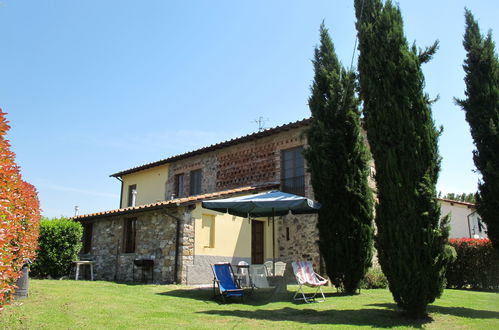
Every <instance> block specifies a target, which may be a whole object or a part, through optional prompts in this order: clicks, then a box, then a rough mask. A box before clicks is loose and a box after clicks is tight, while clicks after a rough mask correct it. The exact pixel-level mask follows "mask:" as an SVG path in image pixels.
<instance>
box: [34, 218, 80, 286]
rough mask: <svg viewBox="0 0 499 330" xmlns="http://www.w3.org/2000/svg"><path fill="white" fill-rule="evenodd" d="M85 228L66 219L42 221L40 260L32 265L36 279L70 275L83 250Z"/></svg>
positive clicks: (39, 242)
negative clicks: (74, 262)
mask: <svg viewBox="0 0 499 330" xmlns="http://www.w3.org/2000/svg"><path fill="white" fill-rule="evenodd" d="M82 234H83V227H82V225H81V224H80V223H79V222H75V221H72V220H69V219H66V218H60V219H42V221H40V239H39V241H38V244H39V250H38V258H37V259H36V261H35V262H34V263H33V265H31V274H32V276H34V277H42V278H43V277H48V276H50V277H52V278H60V277H62V276H64V275H69V272H70V271H71V266H72V264H73V261H76V260H78V253H79V252H80V250H81V236H82Z"/></svg>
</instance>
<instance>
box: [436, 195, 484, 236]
mask: <svg viewBox="0 0 499 330" xmlns="http://www.w3.org/2000/svg"><path fill="white" fill-rule="evenodd" d="M439 200H440V206H441V214H442V216H444V215H446V214H450V216H451V221H450V227H451V230H450V235H449V236H450V238H488V236H487V233H486V231H487V227H486V226H485V224H484V223H483V222H482V220H481V218H480V216H479V215H478V213H477V212H476V208H475V204H473V203H468V202H458V201H454V200H450V199H439Z"/></svg>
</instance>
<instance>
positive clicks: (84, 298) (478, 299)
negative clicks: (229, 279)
mask: <svg viewBox="0 0 499 330" xmlns="http://www.w3.org/2000/svg"><path fill="white" fill-rule="evenodd" d="M294 288H295V287H288V290H289V291H288V292H287V293H282V294H275V295H272V292H271V291H255V292H254V293H253V294H252V295H251V296H248V297H247V299H246V301H245V303H240V301H239V299H234V300H233V302H232V303H229V304H220V303H219V302H218V301H214V300H213V299H212V291H211V290H206V289H192V288H188V287H185V286H176V285H127V284H117V283H110V282H89V281H57V280H31V281H30V297H29V298H27V299H24V300H21V301H16V302H14V303H13V304H12V305H10V306H7V307H6V308H5V310H4V311H3V312H0V329H77V328H85V329H168V328H200V329H201V328H203V329H204V328H225V329H227V328H255V327H258V328H281V329H282V328H306V327H309V328H314V329H315V328H326V327H331V325H333V326H337V327H340V328H349V327H350V328H354V327H374V328H388V327H390V328H391V327H395V328H415V327H416V328H418V327H424V328H434V329H463V328H464V329H466V328H470V329H471V328H472V329H499V294H497V293H487V292H472V291H458V290H446V291H445V292H444V295H443V297H442V298H441V299H439V300H437V301H436V302H435V303H434V304H433V305H431V306H430V308H429V312H430V313H431V314H430V316H431V318H430V319H428V320H424V321H410V320H407V319H405V318H404V317H403V316H401V313H400V311H399V310H397V309H396V305H395V304H394V303H393V300H392V298H391V295H390V292H389V291H388V290H364V291H362V293H361V294H360V295H356V296H342V295H338V294H336V293H335V291H334V290H332V289H327V290H326V292H327V300H326V302H323V303H313V304H303V303H294V302H292V299H291V298H292V295H293V294H292V292H291V290H292V289H294Z"/></svg>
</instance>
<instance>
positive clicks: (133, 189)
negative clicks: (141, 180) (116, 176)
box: [127, 184, 137, 206]
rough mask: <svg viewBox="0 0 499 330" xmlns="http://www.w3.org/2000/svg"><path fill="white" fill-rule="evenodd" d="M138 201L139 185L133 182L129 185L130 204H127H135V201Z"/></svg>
mask: <svg viewBox="0 0 499 330" xmlns="http://www.w3.org/2000/svg"><path fill="white" fill-rule="evenodd" d="M136 201H137V185H136V184H132V185H129V186H128V205H127V206H135V202H136Z"/></svg>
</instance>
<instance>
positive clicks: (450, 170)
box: [0, 0, 499, 217]
mask: <svg viewBox="0 0 499 330" xmlns="http://www.w3.org/2000/svg"><path fill="white" fill-rule="evenodd" d="M352 2H353V0H352V1H347V0H342V1H315V0H311V1H289V0H286V1H268V0H265V1H263V0H262V1H181V0H178V1H123V0H120V1H110V0H107V1H96V0H86V1H83V0H81V1H76V0H75V1H67V0H64V1H63V0H60V1H55V0H53V1H39V0H36V1H35V0H32V1H27V0H24V1H20V0H17V1H13V0H4V1H2V2H1V3H0V47H1V49H2V52H1V58H2V60H1V62H0V72H1V74H0V106H1V107H2V108H3V110H4V111H5V112H7V113H8V120H9V121H10V123H11V126H12V129H11V131H10V133H9V135H8V138H9V139H10V140H11V143H12V146H13V147H12V148H13V150H14V152H16V154H17V163H18V164H19V165H20V166H21V169H22V174H23V177H24V179H25V180H27V181H28V182H30V183H32V184H34V185H35V186H36V187H37V189H38V191H39V197H40V200H41V205H42V208H43V214H44V215H46V216H49V217H54V216H60V215H65V216H71V215H73V213H74V206H75V205H78V206H79V207H80V213H90V212H95V211H102V210H107V209H114V208H117V206H118V203H119V190H120V185H119V182H118V181H117V180H116V179H114V178H109V174H112V173H115V172H117V171H120V170H124V169H128V168H130V167H133V166H137V165H142V164H144V163H147V162H151V161H155V160H159V159H162V158H166V157H169V156H172V155H175V154H179V153H183V152H186V151H190V150H193V149H196V148H199V147H203V146H206V145H209V144H212V143H216V142H220V141H222V140H225V139H229V138H233V137H238V136H241V135H245V134H248V133H251V132H253V131H255V130H256V129H257V125H256V124H255V123H254V122H253V121H254V120H255V119H257V118H258V117H260V116H263V117H264V118H268V121H267V122H266V126H267V127H272V126H276V125H280V124H283V123H287V122H291V121H295V120H298V119H302V118H305V117H308V116H309V110H308V106H307V98H308V96H309V88H310V84H311V82H312V79H313V70H312V65H311V59H312V57H313V49H314V46H315V45H317V43H318V39H319V38H318V29H319V25H320V23H321V21H322V20H325V24H326V26H327V27H328V28H329V30H330V33H331V36H332V38H333V41H334V43H335V46H336V51H337V53H338V56H339V58H340V59H341V61H342V62H343V64H344V65H345V66H349V65H350V61H351V57H352V52H353V49H354V43H355V28H354V11H353V4H352ZM399 4H400V7H401V9H402V12H403V15H404V20H405V31H406V35H407V38H408V40H410V41H413V40H416V42H417V45H418V46H420V47H424V46H427V45H430V44H431V43H432V42H433V41H434V40H436V39H438V40H440V50H439V51H438V53H437V54H436V56H435V58H434V60H433V61H432V62H431V63H429V64H426V65H425V66H424V72H425V74H426V82H427V90H426V91H427V92H428V93H429V95H430V96H432V97H434V96H437V95H440V100H439V101H438V102H437V103H436V104H435V105H434V106H433V112H434V118H435V121H436V123H437V125H443V126H444V129H445V130H444V133H443V136H442V137H441V139H440V151H441V154H442V157H443V163H442V165H443V166H442V172H441V175H440V181H439V186H438V188H439V189H440V190H441V191H443V192H473V191H475V190H476V183H477V180H478V176H477V175H476V174H475V173H473V172H472V170H473V169H474V165H473V162H472V155H471V151H472V149H473V143H472V140H471V137H470V134H469V128H468V125H467V123H466V121H465V120H464V114H463V112H462V111H461V110H460V109H459V108H458V107H457V106H455V105H454V103H453V101H452V98H453V97H454V96H457V97H462V95H463V91H464V83H463V75H464V74H463V71H462V67H461V66H462V62H463V59H464V50H463V48H462V35H463V32H464V17H463V13H464V7H465V6H467V7H468V8H470V9H471V10H472V11H473V13H474V14H475V17H476V18H477V19H478V20H479V24H480V27H481V28H482V30H483V32H486V31H487V30H488V29H492V30H493V33H494V39H495V40H496V41H497V40H499V39H498V37H497V34H498V33H499V1H497V0H474V1H472V0H468V1H460V0H439V1H429V0H421V1H413V0H401V1H399ZM355 62H356V60H355ZM355 62H354V63H355Z"/></svg>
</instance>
